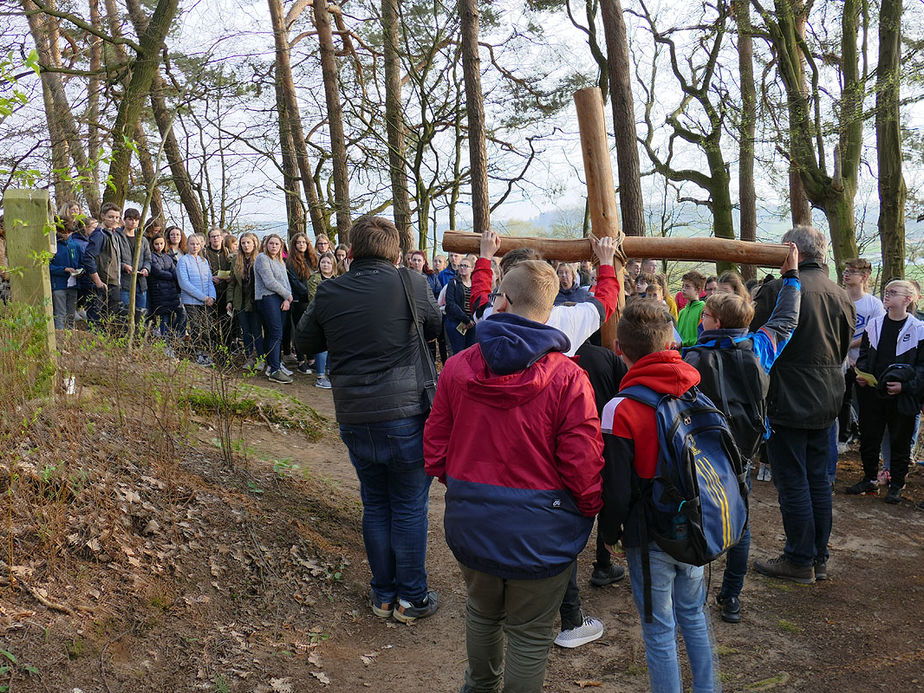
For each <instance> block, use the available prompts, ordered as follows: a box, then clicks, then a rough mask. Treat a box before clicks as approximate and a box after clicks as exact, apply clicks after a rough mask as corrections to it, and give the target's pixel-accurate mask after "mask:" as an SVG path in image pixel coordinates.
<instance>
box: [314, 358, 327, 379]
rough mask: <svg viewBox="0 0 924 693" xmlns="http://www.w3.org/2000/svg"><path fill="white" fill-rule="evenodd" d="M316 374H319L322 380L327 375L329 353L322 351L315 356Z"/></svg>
mask: <svg viewBox="0 0 924 693" xmlns="http://www.w3.org/2000/svg"><path fill="white" fill-rule="evenodd" d="M314 372H315V373H317V374H318V377H319V378H320V377H321V376H322V375H327V352H326V351H322V352H321V353H320V354H315V355H314Z"/></svg>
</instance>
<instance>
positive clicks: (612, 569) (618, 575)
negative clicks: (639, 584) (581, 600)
mask: <svg viewBox="0 0 924 693" xmlns="http://www.w3.org/2000/svg"><path fill="white" fill-rule="evenodd" d="M625 576H626V569H625V568H623V567H622V566H621V565H613V564H612V563H610V564H609V565H607V566H602V567H601V566H597V564H596V563H595V564H594V572H592V573H591V574H590V584H591V585H593V586H594V587H606V586H607V585H612V584H613V583H614V582H619V581H620V580H622V579H623V578H624V577H625Z"/></svg>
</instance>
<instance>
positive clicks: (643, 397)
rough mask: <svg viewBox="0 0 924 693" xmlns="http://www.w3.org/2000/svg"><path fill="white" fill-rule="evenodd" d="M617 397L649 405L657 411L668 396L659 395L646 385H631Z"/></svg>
mask: <svg viewBox="0 0 924 693" xmlns="http://www.w3.org/2000/svg"><path fill="white" fill-rule="evenodd" d="M616 396H617V397H624V398H626V399H631V400H635V401H636V402H641V403H642V404H647V405H648V406H649V407H651V408H652V409H657V408H658V405H659V404H660V403H661V400H663V399H664V397H666V395H662V394H659V393H657V392H655V391H654V390H652V389H651V388H650V387H647V386H645V385H630V386H629V387H627V388H624V389H622V390H620V391H619V392H618V393H617V394H616Z"/></svg>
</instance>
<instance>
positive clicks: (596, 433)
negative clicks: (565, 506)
mask: <svg viewBox="0 0 924 693" xmlns="http://www.w3.org/2000/svg"><path fill="white" fill-rule="evenodd" d="M569 370H570V373H569V374H568V376H567V378H568V379H567V381H565V382H563V383H562V387H561V390H560V399H559V412H558V417H559V418H558V420H559V421H560V422H561V424H560V425H559V428H558V431H557V433H556V436H555V461H556V464H557V465H558V471H559V474H560V475H561V478H562V480H563V481H564V484H565V487H566V488H567V489H568V490H569V491H571V495H572V496H574V500H575V503H576V504H577V507H578V510H579V511H580V512H581V514H582V515H584V516H585V517H593V516H594V515H596V514H597V513H598V512H600V508H602V507H603V497H602V489H603V481H602V479H601V476H600V473H601V471H602V469H603V438H602V436H601V435H600V419H599V418H598V417H597V405H596V403H595V402H594V393H593V389H592V388H591V386H590V381H589V380H588V379H587V375H586V374H585V373H584V371H582V370H578V367H577V366H575V368H574V369H573V370H571V369H569Z"/></svg>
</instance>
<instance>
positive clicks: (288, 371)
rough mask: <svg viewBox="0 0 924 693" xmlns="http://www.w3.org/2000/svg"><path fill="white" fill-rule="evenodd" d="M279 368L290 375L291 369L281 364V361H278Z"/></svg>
mask: <svg viewBox="0 0 924 693" xmlns="http://www.w3.org/2000/svg"><path fill="white" fill-rule="evenodd" d="M279 370H281V371H282V372H283V373H285V374H286V375H292V371H290V370H289V369H288V368H286V367H285V366H284V365H282V362H280V363H279Z"/></svg>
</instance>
